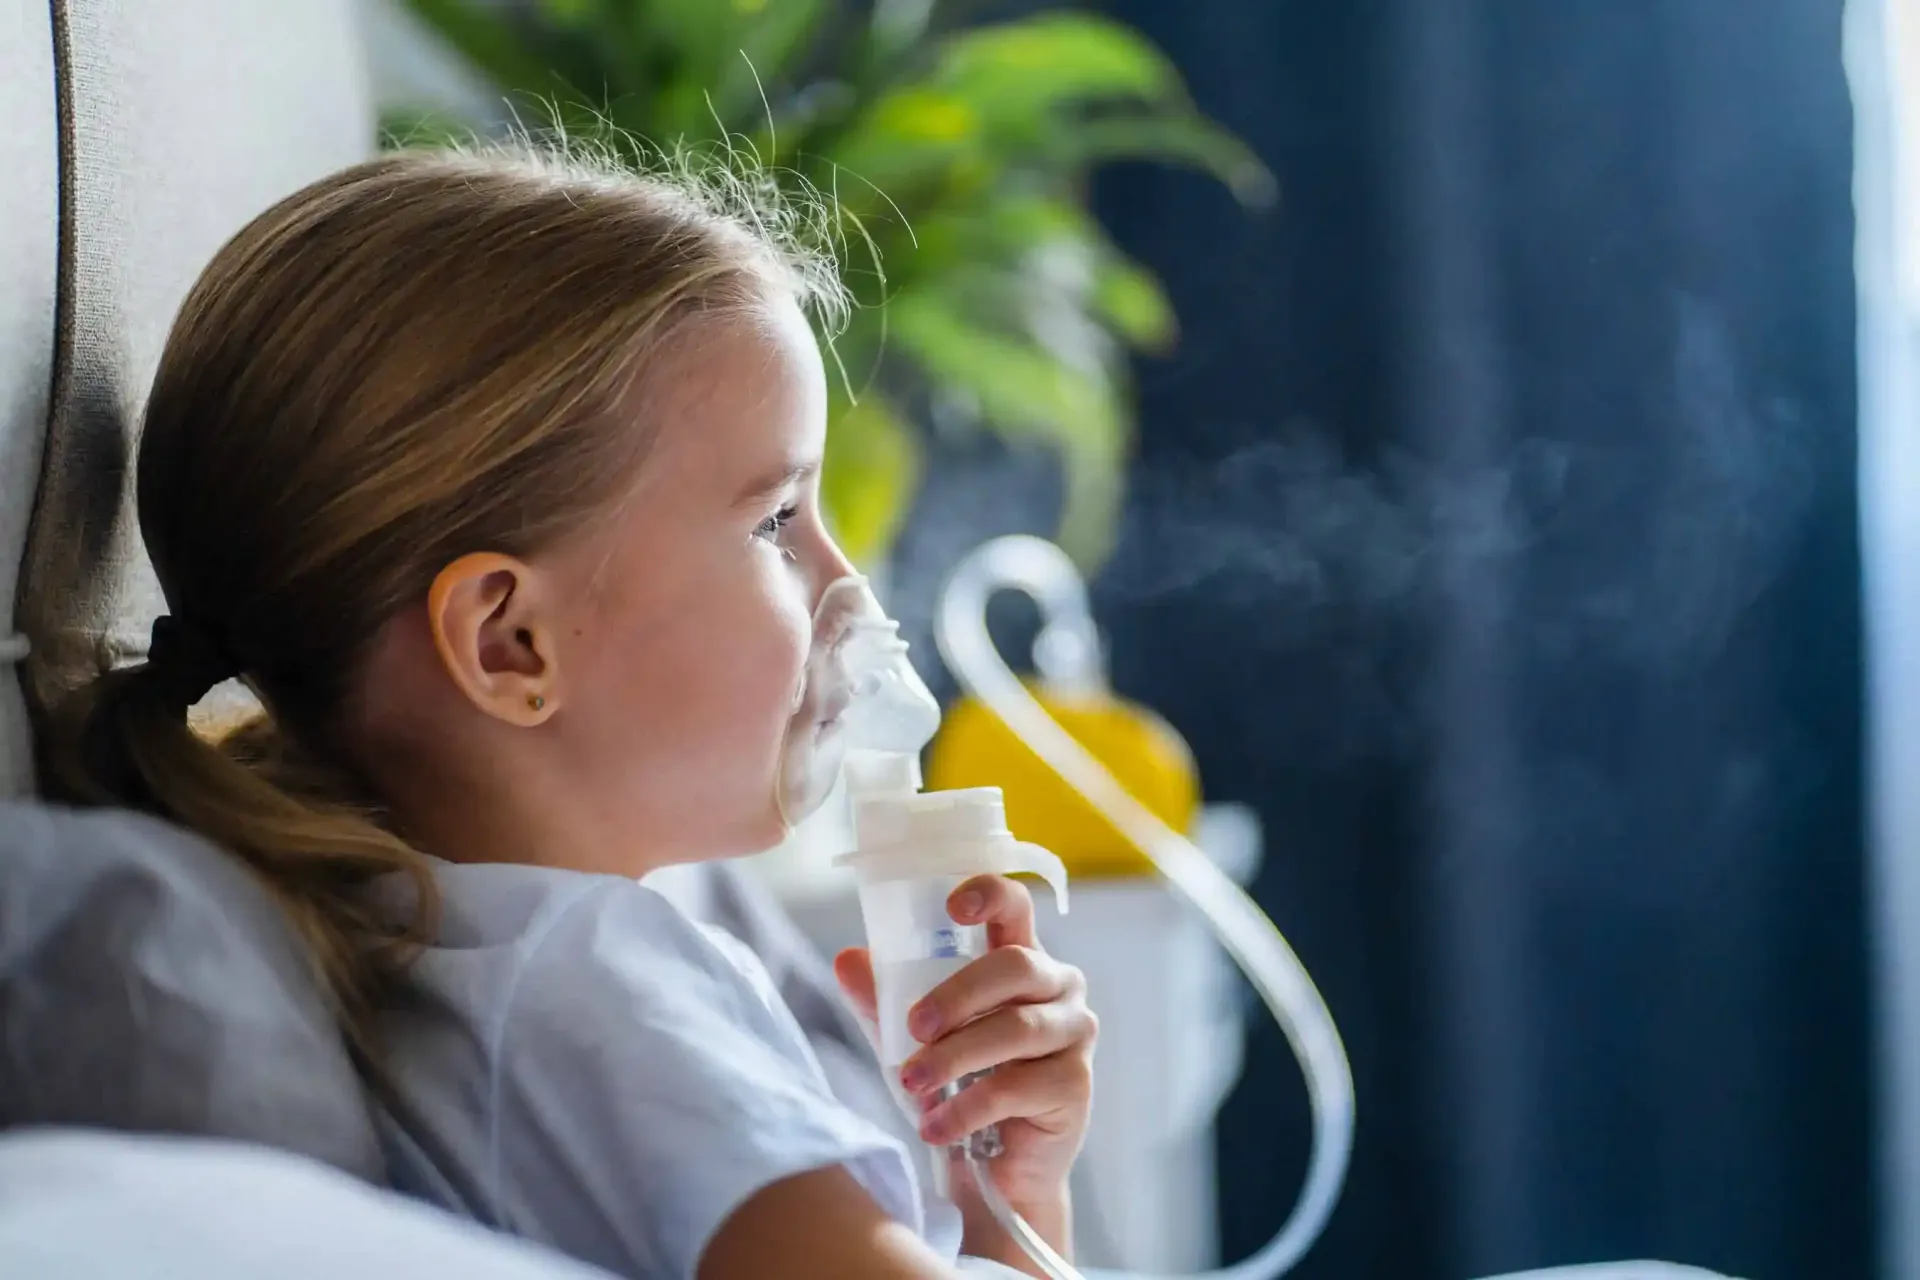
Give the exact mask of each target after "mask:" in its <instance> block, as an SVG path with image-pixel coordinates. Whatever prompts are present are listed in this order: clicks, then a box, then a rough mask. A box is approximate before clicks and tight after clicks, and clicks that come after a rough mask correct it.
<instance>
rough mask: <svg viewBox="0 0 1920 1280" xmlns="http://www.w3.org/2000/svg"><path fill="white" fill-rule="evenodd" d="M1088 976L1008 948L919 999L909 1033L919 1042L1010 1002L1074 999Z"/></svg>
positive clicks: (1041, 956) (1038, 953) (1048, 958)
mask: <svg viewBox="0 0 1920 1280" xmlns="http://www.w3.org/2000/svg"><path fill="white" fill-rule="evenodd" d="M1085 990H1086V978H1085V977H1084V976H1082V975H1081V973H1080V971H1079V970H1078V969H1076V968H1074V967H1073V966H1072V965H1070V964H1062V963H1061V962H1060V961H1058V960H1055V959H1054V958H1053V957H1052V956H1050V955H1048V954H1047V953H1046V952H1044V951H1039V950H1036V949H1034V948H1031V947H1019V946H1007V947H1001V948H999V949H997V950H994V951H989V952H987V954H985V955H983V956H981V957H980V958H979V959H978V960H975V961H974V962H973V963H971V964H969V965H968V966H967V967H966V968H964V969H962V970H960V972H958V973H956V974H954V975H953V976H952V977H951V978H948V979H947V980H946V981H945V982H943V983H941V984H940V985H939V986H937V987H935V988H934V989H933V990H931V991H929V992H928V993H927V994H926V995H925V996H922V997H921V999H920V1001H919V1003H918V1004H916V1005H914V1006H913V1008H912V1009H910V1010H908V1011H907V1030H908V1031H909V1032H910V1033H911V1034H912V1035H913V1038H914V1039H916V1040H918V1041H919V1042H920V1043H921V1044H930V1043H932V1042H933V1041H935V1040H938V1039H939V1038H940V1037H941V1036H943V1035H946V1034H948V1033H949V1032H951V1031H953V1030H954V1029H955V1028H956V1027H963V1026H965V1025H966V1024H967V1023H969V1022H971V1021H973V1020H974V1019H975V1018H979V1017H982V1016H984V1015H986V1014H989V1013H991V1012H993V1011H994V1010H995V1009H998V1008H1000V1007H1001V1006H1003V1005H1009V1004H1045V1003H1047V1002H1049V1001H1053V1000H1059V999H1062V998H1065V997H1077V996H1079V995H1080V994H1081V993H1083V992H1084V991H1085Z"/></svg>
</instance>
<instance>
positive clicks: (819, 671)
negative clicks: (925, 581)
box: [778, 577, 940, 829]
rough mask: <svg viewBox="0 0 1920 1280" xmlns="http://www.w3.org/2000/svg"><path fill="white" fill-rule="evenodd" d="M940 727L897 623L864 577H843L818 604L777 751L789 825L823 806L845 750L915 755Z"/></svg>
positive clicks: (782, 811)
mask: <svg viewBox="0 0 1920 1280" xmlns="http://www.w3.org/2000/svg"><path fill="white" fill-rule="evenodd" d="M939 727H940V704H939V703H937V702H935V701H934V698H933V694H932V693H930V692H929V691H928V689H927V686H926V684H925V682H924V681H922V680H921V679H920V675H919V673H918V672H916V671H915V670H914V669H913V664H912V662H910V661H909V660H908V658H907V642H906V641H904V640H902V639H901V638H900V624H899V623H897V622H895V621H894V620H893V619H892V618H889V617H888V616H887V615H886V611H885V610H883V609H882V608H881V607H880V602H879V601H878V600H877V599H875V598H874V595H873V591H872V589H871V587H869V586H868V584H867V580H866V579H865V578H862V577H847V578H841V579H840V580H839V581H837V582H835V583H833V584H832V585H831V586H829V587H828V588H827V589H826V591H825V593H824V594H822V595H821V597H820V604H819V606H818V607H817V608H816V609H815V610H814V615H813V641H812V647H811V648H810V649H809V650H808V652H807V666H806V671H805V674H804V676H803V678H802V680H801V686H800V693H799V697H798V699H797V702H796V706H795V709H794V714H793V718H792V719H791V720H790V721H788V723H787V737H786V742H785V744H784V746H783V747H782V749H781V753H780V777H779V782H778V786H779V794H778V801H779V805H780V816H781V818H782V819H783V820H784V821H785V823H786V824H787V827H788V828H789V829H791V828H793V827H796V826H798V825H799V824H800V823H801V822H803V821H805V820H806V819H807V818H808V817H810V816H811V815H812V814H814V813H815V812H816V811H817V810H819V808H820V806H821V805H822V804H824V803H825V802H826V800H827V797H828V796H829V795H830V794H831V793H832V792H833V788H834V784H835V783H836V782H837V781H839V778H840V772H841V769H842V768H843V766H844V765H845V764H846V758H847V752H848V751H850V750H862V751H873V752H884V753H889V754H898V755H902V756H910V757H917V756H918V754H919V752H920V749H921V748H922V747H924V746H926V744H927V743H928V742H929V741H931V740H932V738H933V735H934V733H935V732H936V731H937V730H938V729H939Z"/></svg>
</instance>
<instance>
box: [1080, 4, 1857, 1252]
mask: <svg viewBox="0 0 1920 1280" xmlns="http://www.w3.org/2000/svg"><path fill="white" fill-rule="evenodd" d="M1106 7H1107V8H1108V9H1109V11H1111V12H1112V13H1114V14H1115V15H1117V16H1119V17H1121V18H1123V19H1125V20H1128V21H1130V22H1132V23H1134V24H1136V25H1138V26H1139V27H1141V28H1142V29H1144V30H1145V31H1146V32H1147V33H1149V34H1150V35H1151V36H1153V37H1154V38H1155V39H1156V40H1158V41H1159V42H1160V43H1161V44H1162V45H1164V46H1165V47H1166V48H1167V49H1168V50H1169V51H1170V52H1171V53H1172V54H1173V56H1174V57H1175V58H1176V60H1177V61H1178V62H1179V63H1180V64H1181V66H1182V67H1183V68H1184V70H1185V72H1186V74H1187V75H1188V77H1189V79H1190V81H1191V83H1192V85H1193V87H1194V90H1195V92H1196V95H1197V96H1198V97H1199V98H1200V100H1201V101H1202V103H1203V105H1204V106H1205V107H1206V108H1208V109H1209V110H1210V111H1212V112H1214V113H1215V114H1216V115H1218V116H1219V117H1220V118H1222V119H1223V120H1224V121H1226V122H1227V123H1228V124H1229V125H1230V126H1232V127H1233V128H1235V129H1236V130H1238V131H1240V132H1241V133H1242V134H1243V135H1244V136H1246V137H1247V138H1248V139H1250V140H1251V141H1252V142H1253V143H1254V145H1255V146H1256V147H1257V148H1258V149H1259V150H1260V151H1261V152H1262V154H1263V155H1265V156H1266V157H1267V158H1268V159H1269V161H1270V162H1271V163H1272V165H1273V166H1274V168H1275V169H1276V171H1277V173H1278V175H1279V178H1280V182H1281V186H1282V191H1283V196H1282V202H1281V204H1280V206H1279V207H1278V208H1277V209H1275V210H1273V211H1271V212H1269V213H1266V214H1264V215H1260V216H1255V217H1249V216H1248V215H1247V214H1246V213H1244V212H1243V211H1241V210H1239V209H1236V208H1235V207H1233V205H1232V204H1231V202H1230V201H1229V200H1228V199H1227V198H1226V197H1225V196H1224V195H1223V194H1222V193H1221V192H1220V191H1219V190H1218V189H1217V188H1215V187H1213V186H1211V185H1209V184H1208V183H1206V182H1204V181H1202V180H1199V179H1197V178H1192V177H1187V176H1182V175H1177V174H1167V173H1163V172H1149V171H1140V172H1130V173H1125V174H1121V175H1118V176H1116V177H1115V178H1114V179H1112V180H1111V181H1109V182H1106V183H1104V184H1103V185H1102V187H1101V189H1100V192H1099V195H1100V205H1101V209H1102V212H1103V214H1104V216H1105V217H1106V218H1107V219H1108V221H1109V223H1110V225H1111V226H1112V227H1113V228H1114V230H1115V232H1116V234H1117V235H1118V236H1119V238H1120V239H1121V240H1122V242H1124V243H1125V244H1126V245H1127V246H1128V247H1130V248H1131V249H1133V250H1135V251H1136V252H1138V253H1139V254H1141V255H1142V256H1143V257H1144V258H1146V259H1147V260H1148V261H1149V262H1151V263H1152V264H1153V265H1154V266H1156V267H1157V268H1158V269H1159V270H1160V271H1161V273H1162V274H1163V275H1164V277H1165V278H1166V279H1167V281H1168V282H1169V284H1170V286H1171V289H1172V292H1173V294H1174V298H1175V301H1176V304H1177V306H1178V310H1179V312H1180V315H1181V316H1182V317H1183V324H1184V337H1183V342H1182V344H1181V347H1180V349H1179V352H1178V354H1177V356H1176V357H1175V358H1173V359H1171V360H1170V361H1167V362H1162V363H1156V364H1149V365H1146V366H1144V367H1143V368H1142V370H1141V379H1142V388H1141V405H1142V411H1143V414H1144V437H1143V440H1142V442H1141V447H1140V453H1139V458H1138V461H1137V465H1136V467H1135V475H1134V480H1133V489H1132V499H1131V504H1130V507H1129V511H1128V515H1127V521H1126V527H1125V530H1124V534H1123V537H1122V543H1121V546H1120V549H1119V552H1118V555H1117V557H1116V559H1115V560H1114V562H1113V564H1112V566H1111V568H1110V569H1109V570H1108V572H1107V573H1106V574H1105V575H1104V576H1103V578H1102V580H1101V582H1100V583H1099V584H1098V601H1099V605H1100V608H1101V611H1102V616H1103V620H1104V621H1105V623H1106V624H1107V626H1108V628H1109V631H1110V633H1111V636H1112V640H1113V647H1114V665H1115V678H1116V681H1117V683H1118V684H1119V685H1120V687H1121V688H1122V689H1123V690H1124V691H1125V692H1127V693H1129V694H1131V695H1133V696H1135V697H1137V698H1140V699H1142V700H1144V701H1145V702H1147V703H1149V704H1151V705H1153V706H1155V707H1157V708H1159V709H1160V710H1161V711H1163V712H1164V713H1165V714H1166V715H1167V716H1168V717H1169V718H1170V719H1171V720H1172V721H1173V722H1174V724H1175V725H1177V726H1178V727H1179V728H1180V729H1181V730H1182V731H1183V732H1184V733H1185V734H1186V736H1187V737H1188V738H1189V740H1190V741H1191V742H1192V744H1193V746H1194V748H1195V751H1196V753H1197V756H1198V760H1199V764H1200V768H1201V773H1202V776H1203V778H1204V780H1205V784H1206V786H1207V788H1208V790H1209V792H1210V793H1211V794H1212V795H1213V796H1215V797H1217V798H1224V799H1234V800H1244V801H1248V802H1251V803H1253V804H1255V805H1257V806H1258V808H1259V810H1260V812H1261V815H1262V817H1263V819H1264V821H1265V824H1266V829H1267V834H1268V861H1267V865H1266V868H1265V870H1264V871H1263V873H1262V875H1261V878H1260V881H1259V884H1258V892H1259V895H1260V897H1261V898H1262V900H1263V901H1264V903H1265V905H1266V906H1267V908H1268V909H1269V910H1270V911H1271V912H1272V913H1273V914H1274V916H1275V917H1276V918H1277V919H1278V920H1279V921H1280V922H1281V924H1282V926H1283V927H1284V928H1285V929H1286V931H1287V932H1288V934H1289V935H1290V936H1291V937H1292V938H1293V940H1294V941H1295V943H1296V944H1297V946H1298V948H1299V949H1300V951H1301V952H1302V953H1303V956H1304V958H1305V959H1306V961H1307V962H1308V964H1309V965H1310V967H1311V968H1312V970H1313V972H1314V973H1315V974H1316V975H1317V977H1318V979H1319V980H1320V982H1321V983H1322V984H1323V987H1324V989H1325V991H1326V994H1327V996H1328V998H1329V1000H1330V1002H1331V1004H1332V1007H1333V1009H1334V1012H1335V1014H1336V1015H1337V1016H1338V1018H1339V1019H1340V1023H1341V1025H1342V1027H1343V1029H1344V1030H1345V1033H1346V1035H1347V1038H1348V1043H1349V1047H1350V1049H1351V1052H1352V1054H1353V1059H1354V1065H1355V1069H1356V1073H1357V1081H1358V1088H1359V1100H1360V1131H1359V1143H1358V1150H1357V1154H1356V1157H1355V1162H1354V1167H1353V1172H1352V1176H1351V1180H1350V1182H1349V1184H1348V1188H1347V1192H1346V1195H1345V1198H1344V1201H1343V1203H1342V1206H1341V1208H1340V1210H1339V1212H1338V1215H1337V1217H1336V1219H1335V1221H1334V1224H1333V1226H1332V1228H1331V1230H1330V1232H1329V1234H1328V1236H1327V1237H1326V1239H1325V1240H1324V1242H1323V1243H1322V1244H1321V1245H1320V1246H1319V1248H1318V1249H1317V1250H1316V1252H1315V1253H1314V1255H1313V1256H1312V1257H1311V1258H1310V1259H1309V1261H1308V1262H1307V1264H1306V1265H1304V1266H1303V1267H1302V1268H1301V1270H1300V1271H1299V1272H1298V1273H1297V1274H1299V1275H1301V1276H1303V1277H1309V1278H1319V1277H1324V1278H1327V1280H1333V1278H1338V1280H1357V1278H1360V1277H1380V1278H1381V1280H1389V1278H1391V1280H1423V1278H1428V1277H1431V1278H1434V1280H1456V1278H1465V1277H1469V1276H1473V1275H1481V1274H1486V1273H1489V1272H1494V1271H1499V1270H1507V1269H1513V1268H1519V1267H1523V1266H1536V1265H1546V1264H1554V1263H1563V1262H1578V1261H1586V1260H1595V1259H1602V1258H1613V1257H1623V1256H1636V1255H1652V1256H1660V1257H1668V1258H1673V1259H1677V1260H1683V1261H1688V1262H1692V1263H1696V1264H1699V1265H1704V1266H1709V1267H1714V1268H1718V1269H1724V1270H1726V1271H1729V1272H1731V1273H1734V1274H1739V1275H1745V1276H1750V1277H1755V1278H1756V1280H1846V1278H1848V1277H1865V1276H1868V1275H1870V1274H1871V1273H1872V1266H1871V1258H1872V1233H1873V1223H1874V1213H1873V1194H1872V1181H1871V1164H1872V1152H1871V1149H1870V1147H1871V1143H1870V1129H1871V1124H1872V1120H1871V1115H1870V1110H1869V1100H1868V1095H1869V1069H1868V1053H1867V1046H1868V1025H1867V1010H1866V996H1865V991H1866V965H1865V956H1864V943H1863V940H1862V938H1863V932H1862V901H1861V896H1862V877H1863V871H1862V867H1863V853H1862V805H1861V797H1860V791H1861V744H1860V737H1861V718H1862V713H1861V690H1860V683H1861V677H1860V665H1861V644H1860V624H1859V617H1858V615H1859V600H1858V580H1859V573H1858V553H1857V548H1856V536H1855V497H1854V492H1855V490H1854V476H1853V468H1854V461H1855V459H1854V452H1855V430H1854V358H1853V333H1854V312H1853V299H1852V274H1851V245H1852V222H1851V209H1850V182H1851V156H1850V139H1851V121H1850V109H1849V104H1848V101H1847V97H1846V86H1845V81H1844V77H1843V73H1842V66H1841V57H1840V33H1841V6H1840V4H1838V3H1836V2H1835V0H1536V2H1534V3H1518V2H1516V0H1507V2H1505V3H1500V2H1496V0H1346V2H1344V3H1315V4H1309V3H1304V2H1302V0H1184V2H1183V3H1180V4H1170V3H1166V2H1165V0H1111V3H1109V4H1108V5H1107V6H1106ZM1298 1095H1299V1089H1298V1077H1297V1073H1296V1072H1295V1070H1294V1068H1293V1067H1292V1066H1291V1065H1290V1059H1289V1057H1288V1055H1287V1052H1286V1049H1285V1046H1284V1044H1283V1042H1282V1041H1281V1039H1280V1037H1279V1036H1278V1035H1277V1034H1275V1033H1272V1032H1271V1031H1270V1030H1268V1029H1261V1030H1260V1031H1258V1032H1257V1033H1256V1034H1255V1038H1254V1041H1253V1043H1252V1047H1251V1056H1250V1061H1249V1066H1248V1070H1247V1073H1246V1077H1245V1081H1244V1083H1243V1084H1242V1086H1241V1087H1240V1089H1239V1091H1238V1092H1237V1094H1236V1095H1235V1096H1234V1097H1233V1099H1232V1100H1231V1102H1230V1103H1229V1105H1228V1107H1227V1110H1226V1113H1225V1116H1224V1118H1223V1124H1222V1127H1221V1134H1222V1141H1221V1148H1222V1149H1221V1172H1222V1188H1223V1197H1224V1205H1223V1208H1224V1232H1225V1237H1226V1246H1227V1249H1228V1252H1229V1253H1230V1254H1233V1255H1238V1254H1241V1253H1244V1252H1245V1251H1247V1250H1249V1249H1251V1248H1252V1247H1254V1246H1255V1245H1257V1244H1258V1243H1259V1242H1260V1241H1262V1240H1264V1239H1265V1238H1266V1235H1267V1233H1268V1232H1270V1231H1271V1230H1272V1229H1273V1227H1274V1226H1276V1225H1277V1223H1278V1221H1279V1219H1280V1217H1281V1216H1282V1215H1283V1214H1284V1212H1285V1211H1286V1209H1287V1207H1288V1206H1289V1205H1290V1204H1291V1202H1292V1198H1293V1195H1294V1193H1295V1191H1296V1189H1297V1186H1298V1178H1299V1173H1300V1169H1301V1165H1302V1161H1303V1158H1304V1150H1305V1142H1306V1135H1307V1127H1306V1115H1305V1110H1304V1106H1303V1104H1302V1103H1301V1101H1300V1099H1299V1096H1298Z"/></svg>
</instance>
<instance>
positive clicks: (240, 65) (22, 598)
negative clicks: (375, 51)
mask: <svg viewBox="0 0 1920 1280" xmlns="http://www.w3.org/2000/svg"><path fill="white" fill-rule="evenodd" d="M356 10H357V6H356V4H355V0H271V3H264V2H263V0H164V2H162V0H51V2H49V0H0V112H4V113H5V114H4V115H3V116H0V119H4V120H5V121H6V125H7V127H6V128H5V129H4V130H0V174H4V175H5V177H4V178H3V179H0V236H4V238H5V244H6V250H5V252H4V253H0V604H4V603H6V602H11V603H12V605H13V616H14V618H15V619H17V621H16V622H15V623H13V624H12V625H7V623H6V620H5V618H4V617H0V637H6V638H0V646H6V647H5V648H0V655H4V654H7V653H11V652H13V651H14V650H17V648H18V641H17V639H15V638H13V637H14V633H16V632H18V633H24V635H25V637H26V638H27V640H28V641H30V643H31V647H32V652H31V654H30V656H28V657H27V658H26V661H25V663H24V668H23V670H24V674H25V676H26V681H27V687H28V692H29V693H30V694H33V695H35V696H37V697H38V698H41V699H45V698H48V697H51V696H54V695H57V693H58V692H60V691H62V690H64V689H65V688H67V687H70V686H71V685H72V684H73V683H74V682H75V681H76V680H77V679H79V678H80V677H81V676H83V675H84V674H85V673H87V672H90V671H92V670H95V669H97V668H98V667H100V666H101V665H104V664H109V663H112V662H114V661H117V660H120V659H123V658H124V657H126V656H129V655H134V654H138V653H140V652H141V651H143V650H144V648H145V645H146V636H147V628H148V626H149V624H150V623H151V621H152V618H153V616H154V615H155V614H156V613H157V612H159V611H160V610H161V608H162V607H163V602H162V601H161V599H160V598H159V590H158V587H157V585H156V584H155V583H154V581H153V577H152V573H151V570H150V569H149V568H148V566H147V564H146V560H145V557H144V555H143V554H142V552H141V549H140V545H139V536H138V528H137V526H136V524H135V521H134V516H133V510H132V504H131V488H132V474H131V469H130V468H131V462H132V457H133V453H132V449H133V444H134V440H135V435H134V433H135V431H136V430H137V424H138V421H139V415H140V409H141V405H142V402H143V401H144V399H145V396H146V393H147V388H148V386H149V384H150V383H151V381H152V378H153V372H154V365H155V362H156V361H157V360H158V358H159V354H160V349H161V345H162V344H163V343H164V341H165V340H166V335H167V330H168V327H169V325H170V324H171V323H172V319H173V314H174V311H175V310H176V308H177V307H178V306H179V303H180V300H181V298H182V297H183V296H184V295H185V293H186V291H187V289H188V287H189V286H190V285H191V284H192V282H193V280H194V277H195V276H196V275H197V274H198V273H199V271H200V269H201V267H202V266H204V265H205V264H206V262H207V260H208V259H209V258H210V257H211V256H212V255H213V253H214V251H215V250H216V249H218V248H219V246H220V245H221V244H222V243H223V242H224V241H225V240H226V239H227V237H229V236H230V235H232V234H233V233H234V232H235V231H237V230H238V229H239V228H240V226H241V225H242V224H243V223H245V222H246V221H247V220H248V219H249V218H251V217H252V216H253V215H254V214H256V213H258V212H260V211H261V210H262V209H264V208H266V207H267V205H269V204H271V203H272V202H273V201H274V200H276V199H278V198H279V197H281V196H283V195H285V194H287V193H288V192H290V191H292V190H294V189H296V188H298V187H300V186H302V185H304V184H305V183H307V182H308V181H310V180H312V179H313V178H316V177H319V176H320V175H322V174H324V173H327V172H329V171H331V170H334V169H337V168H339V167H341V166H342V165H346V164H350V163H352V162H353V161H355V160H357V159H360V158H361V157H363V156H364V155H366V154H367V153H368V152H369V151H371V150H372V148H373V145H374V140H375V124H374V119H373V110H372V107H371V105H370V103H369V99H368V93H367V88H366V79H365V74H364V67H363V59H362V48H361V42H360V32H359V28H358V23H357V12H356ZM43 440H44V447H43V444H42V441H43ZM29 513H31V520H30V522H29ZM16 566H18V580H17V590H16V577H15V574H16ZM30 761H31V752H30V737H29V729H28V720H27V714H26V710H25V707H24V705H23V700H22V698H21V696H20V690H19V689H18V688H17V687H16V682H15V681H13V680H7V679H0V795H5V794H18V793H21V792H23V791H27V790H30V789H31V778H32V774H31V763H30Z"/></svg>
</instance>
